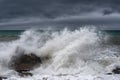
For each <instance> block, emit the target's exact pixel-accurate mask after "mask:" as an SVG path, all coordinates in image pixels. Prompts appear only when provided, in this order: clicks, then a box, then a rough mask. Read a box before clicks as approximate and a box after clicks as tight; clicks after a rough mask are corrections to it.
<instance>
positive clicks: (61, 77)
mask: <svg viewBox="0 0 120 80" xmlns="http://www.w3.org/2000/svg"><path fill="white" fill-rule="evenodd" d="M13 36H14V38H13ZM6 37H7V38H6ZM11 38H12V39H11ZM0 39H1V40H0V76H6V77H8V79H7V80H45V79H46V80H119V79H120V76H119V75H117V74H112V75H107V73H111V71H112V69H113V68H115V67H116V66H120V50H119V48H120V31H100V30H97V29H96V28H94V27H81V28H79V29H77V30H73V31H70V30H68V29H64V30H61V31H52V30H51V31H40V30H32V29H30V30H26V31H15V30H12V31H0ZM18 47H19V48H20V49H19V50H20V51H18V53H16V49H17V48H18ZM23 50H24V51H25V54H29V53H34V54H36V55H37V56H39V57H49V58H50V59H48V60H47V59H46V60H45V61H44V63H42V64H41V65H40V66H39V67H38V68H35V69H33V70H31V73H32V74H33V76H32V77H20V76H19V75H18V74H17V73H16V72H15V71H14V70H13V69H11V68H9V64H11V59H12V57H13V56H14V55H19V54H21V52H22V51H23Z"/></svg>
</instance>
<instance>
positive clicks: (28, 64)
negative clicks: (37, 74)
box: [11, 53, 42, 76]
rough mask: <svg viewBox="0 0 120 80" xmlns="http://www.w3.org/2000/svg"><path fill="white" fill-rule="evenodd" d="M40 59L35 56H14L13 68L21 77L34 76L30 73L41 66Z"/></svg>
mask: <svg viewBox="0 0 120 80" xmlns="http://www.w3.org/2000/svg"><path fill="white" fill-rule="evenodd" d="M41 63H42V62H41V59H40V57H37V56H36V55H35V54H33V53H31V54H22V55H19V56H14V57H13V59H12V60H11V68H13V69H14V70H15V71H17V72H18V73H19V75H20V76H24V75H29V76H32V74H31V73H29V72H28V71H30V70H32V69H34V68H35V67H37V66H39V65H40V64H41Z"/></svg>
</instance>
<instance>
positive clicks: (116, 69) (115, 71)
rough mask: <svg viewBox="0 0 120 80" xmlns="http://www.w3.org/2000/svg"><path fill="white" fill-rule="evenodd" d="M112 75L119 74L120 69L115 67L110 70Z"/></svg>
mask: <svg viewBox="0 0 120 80" xmlns="http://www.w3.org/2000/svg"><path fill="white" fill-rule="evenodd" d="M112 72H113V73H114V74H120V67H116V68H115V69H113V70H112Z"/></svg>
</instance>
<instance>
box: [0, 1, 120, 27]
mask: <svg viewBox="0 0 120 80" xmlns="http://www.w3.org/2000/svg"><path fill="white" fill-rule="evenodd" d="M119 13H120V0H0V27H3V26H6V25H7V26H12V27H13V26H17V25H20V26H22V25H24V26H25V27H26V26H30V25H36V24H37V25H39V26H41V25H42V26H43V25H44V26H45V25H52V26H53V25H55V26H56V25H61V24H62V25H68V24H69V26H71V25H72V26H73V25H77V26H78V25H85V24H88V25H113V24H117V26H119V25H120V22H119V21H120V14H119ZM36 19H37V20H36ZM31 20H32V21H31ZM41 20H42V21H41ZM4 21H5V22H6V23H4ZM12 21H13V22H12ZM17 21H18V22H17ZM7 22H8V23H7ZM4 28H5V27H4ZM107 28H108V27H107ZM117 28H118V27H116V29H117Z"/></svg>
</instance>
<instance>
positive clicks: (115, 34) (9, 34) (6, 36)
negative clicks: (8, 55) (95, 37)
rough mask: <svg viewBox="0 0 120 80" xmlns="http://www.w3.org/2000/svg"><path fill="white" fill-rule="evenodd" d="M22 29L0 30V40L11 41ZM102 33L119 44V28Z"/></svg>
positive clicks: (110, 40) (113, 42) (112, 42)
mask: <svg viewBox="0 0 120 80" xmlns="http://www.w3.org/2000/svg"><path fill="white" fill-rule="evenodd" d="M22 32H24V30H0V41H12V40H16V39H18V38H19V35H21V33H22ZM102 33H103V34H104V33H105V34H107V35H109V40H108V42H109V44H115V45H120V30H104V31H102Z"/></svg>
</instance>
